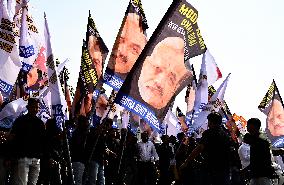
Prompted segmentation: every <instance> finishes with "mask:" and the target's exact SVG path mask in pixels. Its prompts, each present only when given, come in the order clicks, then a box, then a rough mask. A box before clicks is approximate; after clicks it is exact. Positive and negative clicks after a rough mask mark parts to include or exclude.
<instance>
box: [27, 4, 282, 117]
mask: <svg viewBox="0 0 284 185" xmlns="http://www.w3.org/2000/svg"><path fill="white" fill-rule="evenodd" d="M171 2H172V0H142V5H143V8H144V11H145V14H146V18H147V21H148V25H149V29H148V30H147V35H148V37H149V38H150V36H151V35H152V32H153V31H154V30H155V28H156V27H157V25H158V23H159V21H160V20H161V19H162V16H163V15H164V14H165V12H166V10H167V8H168V7H169V6H170V4H171ZM188 2H189V3H191V4H192V5H193V6H194V7H195V8H196V9H197V10H198V12H199V18H198V25H199V27H200V30H201V34H202V36H203V38H204V41H205V44H206V45H207V48H208V49H209V50H210V52H211V54H212V55H213V56H214V58H215V61H216V63H217V64H218V66H219V68H220V70H221V72H222V74H223V79H224V78H225V77H226V76H227V74H228V73H232V74H231V78H230V81H229V83H228V86H227V91H226V94H225V100H226V102H227V104H228V105H229V108H230V110H231V111H232V113H237V114H238V115H242V116H243V117H244V118H246V119H249V118H250V117H258V118H260V119H261V120H262V122H263V123H264V122H265V116H264V115H263V114H262V113H261V112H260V111H259V110H258V108H257V106H258V104H259V103H260V101H261V100H262V98H263V96H264V95H265V93H266V91H267V90H268V87H269V85H270V84H271V82H272V80H273V79H275V81H276V84H277V85H278V88H279V90H280V94H281V95H282V96H284V63H283V59H282V58H283V57H282V54H283V51H282V50H283V48H284V47H283V43H284V36H283V33H284V22H283V19H284V11H283V10H282V8H283V7H284V1H283V0H271V1H264V0H239V1H228V0H215V1H212V0H191V1H189V0H188ZM128 3H129V1H128V0H81V1H75V0H68V1H67V0H60V1H58V0H49V1H42V0H31V1H30V4H31V6H32V7H33V10H32V13H33V17H34V18H35V20H36V21H37V22H38V25H39V26H43V24H42V22H43V21H42V20H43V12H46V14H47V20H48V23H49V30H50V34H51V37H52V40H51V42H52V43H51V44H52V48H53V51H54V54H55V57H56V58H59V59H60V60H61V61H64V60H65V59H66V58H69V59H70V63H69V64H68V65H67V68H68V69H69V71H70V73H71V75H70V78H71V80H70V82H71V85H72V86H73V87H74V88H75V86H76V82H77V79H78V73H79V66H80V58H81V46H82V40H83V39H84V38H85V32H86V25H87V17H88V11H89V10H90V11H91V14H92V16H93V18H94V21H95V23H96V25H97V28H98V30H99V32H100V34H101V36H102V38H103V40H104V41H105V43H106V45H107V47H108V48H109V50H110V51H111V49H112V46H113V43H114V40H115V37H116V35H117V32H118V29H119V27H120V24H121V21H122V18H123V16H124V13H125V10H126V8H127V5H128ZM107 61H108V58H107V60H106V62H107ZM191 62H192V63H193V64H194V66H195V70H196V72H197V74H198V73H199V69H200V65H201V57H195V58H194V59H192V60H191ZM223 79H221V80H219V81H218V82H216V83H215V84H214V86H215V88H216V89H217V88H218V86H219V85H220V83H221V82H222V80H223ZM176 102H177V103H176V104H178V105H179V106H180V107H181V109H182V110H183V111H185V110H186V109H185V103H184V91H183V92H182V93H181V94H180V95H179V96H178V97H177V99H176Z"/></svg>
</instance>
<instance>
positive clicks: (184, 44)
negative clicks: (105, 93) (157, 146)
mask: <svg viewBox="0 0 284 185" xmlns="http://www.w3.org/2000/svg"><path fill="white" fill-rule="evenodd" d="M197 17H198V12H197V10H196V9H195V8H194V7H193V6H191V5H190V4H189V3H188V2H187V1H185V0H180V1H174V2H173V3H172V5H171V6H170V8H169V9H168V11H167V12H166V14H165V16H164V17H163V19H162V20H161V21H160V23H159V25H158V27H157V28H156V30H155V31H154V33H153V35H152V36H151V38H150V40H149V41H148V43H147V44H146V46H145V48H144V49H143V51H142V52H141V54H140V55H139V57H138V59H137V61H136V63H135V64H134V66H133V68H132V70H131V71H130V73H129V74H128V76H127V78H126V79H125V82H124V83H123V85H122V87H121V89H120V91H119V92H118V95H117V98H116V102H118V103H119V104H120V105H122V106H123V107H125V108H127V109H128V110H130V111H132V112H134V113H135V114H137V115H139V116H140V117H141V118H142V119H144V120H145V121H146V122H147V123H148V124H149V125H150V126H151V127H152V128H153V129H154V130H155V131H159V128H160V124H161V123H162V121H163V119H164V117H165V115H166V113H167V111H168V108H169V106H170V105H171V103H172V102H173V101H174V99H175V96H176V95H177V94H178V93H179V92H180V91H181V90H182V89H183V88H184V87H185V86H186V85H188V84H189V83H190V82H191V81H192V78H193V75H192V71H191V68H190V63H189V59H190V58H192V57H194V56H197V55H200V54H202V53H204V52H205V51H206V46H205V44H204V41H203V38H202V36H201V34H200V30H199V28H198V25H197Z"/></svg>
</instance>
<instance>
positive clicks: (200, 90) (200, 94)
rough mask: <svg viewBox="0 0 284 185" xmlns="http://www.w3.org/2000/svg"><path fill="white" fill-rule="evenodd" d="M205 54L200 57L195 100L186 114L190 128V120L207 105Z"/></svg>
mask: <svg viewBox="0 0 284 185" xmlns="http://www.w3.org/2000/svg"><path fill="white" fill-rule="evenodd" d="M205 59H206V56H205V54H204V55H203V57H202V63H201V67H200V73H199V80H198V84H197V87H196V91H195V100H194V106H193V109H192V111H190V112H187V113H186V115H187V116H186V122H187V124H188V125H189V126H190V127H191V125H192V118H193V117H194V116H196V115H197V114H199V113H200V112H201V110H202V108H203V107H204V106H205V105H206V104H207V103H208V83H207V64H206V60H205Z"/></svg>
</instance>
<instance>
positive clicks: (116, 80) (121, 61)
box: [104, 0, 148, 91]
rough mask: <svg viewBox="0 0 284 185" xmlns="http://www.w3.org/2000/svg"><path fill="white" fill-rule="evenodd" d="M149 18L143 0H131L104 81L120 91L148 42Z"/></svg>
mask: <svg viewBox="0 0 284 185" xmlns="http://www.w3.org/2000/svg"><path fill="white" fill-rule="evenodd" d="M147 28H148V25H147V20H146V17H145V14H144V10H143V8H142V3H141V0H135V1H133V0H130V1H129V4H128V7H127V10H126V12H125V16H124V18H123V21H122V24H121V27H120V29H119V32H118V34H117V37H116V40H115V43H114V45H113V48H112V52H111V56H110V58H109V62H108V66H107V68H106V71H105V75H104V82H105V83H106V84H107V85H109V86H110V87H112V88H113V89H114V90H116V91H118V90H119V89H120V88H121V86H122V84H123V82H124V80H125V78H126V76H127V75H128V73H129V72H130V70H131V69H132V67H133V65H134V63H135V62H136V60H137V58H138V56H139V55H140V53H141V51H142V50H143V48H144V46H145V45H146V43H147V37H146V29H147Z"/></svg>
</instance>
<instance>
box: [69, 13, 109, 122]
mask: <svg viewBox="0 0 284 185" xmlns="http://www.w3.org/2000/svg"><path fill="white" fill-rule="evenodd" d="M107 54H108V48H107V47H106V45H105V43H104V41H103V39H102V38H101V36H100V34H99V31H98V30H97V27H96V25H95V22H94V20H93V19H92V17H91V14H89V17H88V25H87V32H86V42H83V46H82V58H81V67H80V73H79V78H78V82H77V88H76V92H75V96H74V100H73V104H72V116H73V117H75V116H76V115H77V114H81V113H82V114H83V115H88V114H90V113H91V110H92V106H93V104H94V102H93V98H94V97H95V99H96V98H97V97H98V96H99V94H100V92H99V89H100V88H101V87H102V83H100V82H102V78H103V77H102V76H103V66H104V61H105V59H106V57H107ZM82 106H84V109H83V110H84V112H82V111H81V113H80V109H81V110H82Z"/></svg>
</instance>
